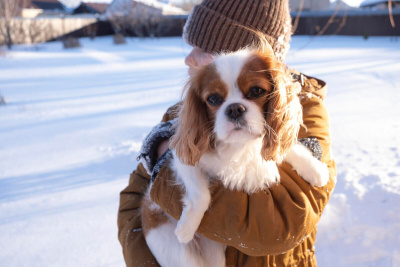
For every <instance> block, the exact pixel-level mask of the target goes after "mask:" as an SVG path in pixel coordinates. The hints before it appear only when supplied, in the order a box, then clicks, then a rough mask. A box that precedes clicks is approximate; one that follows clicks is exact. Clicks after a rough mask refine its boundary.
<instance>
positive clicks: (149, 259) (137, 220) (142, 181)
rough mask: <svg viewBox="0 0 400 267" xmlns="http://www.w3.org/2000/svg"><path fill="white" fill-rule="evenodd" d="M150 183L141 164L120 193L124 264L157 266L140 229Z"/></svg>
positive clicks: (167, 115)
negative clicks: (142, 202) (141, 209)
mask: <svg viewBox="0 0 400 267" xmlns="http://www.w3.org/2000/svg"><path fill="white" fill-rule="evenodd" d="M177 108H178V105H176V106H173V107H172V108H170V109H169V110H168V111H167V112H166V113H165V114H164V117H163V119H162V121H163V122H165V121H169V120H171V119H172V116H175V112H176V110H177ZM149 184H150V176H149V175H148V174H147V172H146V170H145V168H144V167H143V165H142V164H139V165H138V167H137V169H136V170H135V171H134V172H133V173H132V174H131V175H130V179H129V184H128V186H127V187H126V188H125V189H124V190H123V191H122V192H121V194H120V204H119V209H118V239H119V242H120V243H121V246H122V251H123V254H124V259H125V263H126V266H128V267H136V266H152V267H154V266H159V264H158V263H157V261H156V259H155V258H154V256H153V255H152V253H151V251H150V249H149V248H148V246H147V243H146V240H145V238H144V234H143V231H142V218H141V211H140V206H141V201H142V198H143V196H144V194H145V192H146V190H147V188H148V186H149Z"/></svg>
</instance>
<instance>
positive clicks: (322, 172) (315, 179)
mask: <svg viewBox="0 0 400 267" xmlns="http://www.w3.org/2000/svg"><path fill="white" fill-rule="evenodd" d="M312 169H313V174H312V175H310V177H309V179H306V180H307V182H309V183H310V184H311V185H312V186H317V187H323V186H325V185H326V184H327V183H328V181H329V170H328V166H326V164H325V163H322V162H320V161H318V163H317V164H314V166H313V168H312Z"/></svg>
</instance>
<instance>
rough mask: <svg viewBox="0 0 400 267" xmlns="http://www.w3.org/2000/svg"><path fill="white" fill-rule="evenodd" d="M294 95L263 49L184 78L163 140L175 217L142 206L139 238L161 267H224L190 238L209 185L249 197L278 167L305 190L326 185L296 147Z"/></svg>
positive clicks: (295, 89)
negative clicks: (288, 168) (177, 200)
mask: <svg viewBox="0 0 400 267" xmlns="http://www.w3.org/2000/svg"><path fill="white" fill-rule="evenodd" d="M300 89H301V87H300V85H299V84H298V83H295V82H292V78H291V75H290V73H288V71H287V70H286V68H285V66H284V65H283V64H282V63H279V62H278V61H276V60H275V57H274V55H273V52H272V50H271V49H270V48H268V47H267V48H266V49H263V51H260V50H252V49H244V50H241V51H238V52H235V53H230V54H221V55H218V56H216V57H215V58H214V60H213V62H212V63H210V64H208V65H206V66H203V67H199V69H198V70H197V71H196V73H195V74H194V75H193V76H192V77H191V79H190V81H189V83H188V87H187V91H186V96H185V98H184V100H183V104H182V107H181V110H180V114H179V119H178V124H177V126H176V132H175V134H174V135H173V137H172V139H171V149H172V153H173V161H172V162H173V163H172V168H173V169H174V170H175V173H176V183H178V184H181V185H182V186H183V188H184V190H185V193H184V196H183V199H182V202H183V212H182V215H181V217H180V219H179V221H176V220H175V219H173V218H171V217H170V216H168V215H167V214H166V213H164V212H163V211H162V210H161V209H160V207H159V206H158V205H157V204H155V203H154V202H152V201H151V199H150V193H149V192H150V189H149V191H148V193H147V194H146V196H145V200H144V202H143V205H142V222H143V230H144V234H145V238H146V241H147V244H148V246H149V248H150V249H151V251H152V253H153V255H154V256H155V257H156V259H157V261H158V262H159V263H160V264H161V266H171V267H177V266H224V265H225V254H224V251H225V247H226V246H225V245H223V244H219V243H217V242H214V241H212V240H209V239H206V238H204V237H202V236H200V235H197V234H196V236H195V233H196V230H197V229H198V227H199V225H200V222H201V220H202V218H203V215H204V212H205V211H206V210H207V209H208V207H209V205H210V199H211V196H210V191H209V181H210V178H209V177H215V178H214V179H219V180H220V181H221V182H222V183H223V185H224V186H225V187H226V188H229V189H231V190H245V191H246V192H247V193H249V194H251V193H254V192H256V191H258V190H262V189H265V188H268V187H269V186H271V185H273V184H274V183H277V182H279V180H280V177H279V171H278V168H277V165H279V164H280V163H281V162H282V161H283V160H284V161H286V162H288V163H290V164H291V165H292V166H293V168H294V169H295V170H296V171H297V172H298V173H299V174H300V175H301V176H302V177H303V178H304V179H305V180H306V181H308V182H309V183H310V184H311V185H313V186H323V185H325V184H326V183H327V181H328V179H329V175H328V169H327V167H326V165H325V164H323V163H321V162H320V161H319V160H318V159H316V158H314V157H313V156H312V154H311V152H310V151H309V150H308V149H307V148H306V147H305V146H303V145H301V144H298V143H297V135H298V132H299V128H300V125H301V124H302V107H301V104H300V101H299V97H298V94H299V93H300ZM194 237H196V238H194Z"/></svg>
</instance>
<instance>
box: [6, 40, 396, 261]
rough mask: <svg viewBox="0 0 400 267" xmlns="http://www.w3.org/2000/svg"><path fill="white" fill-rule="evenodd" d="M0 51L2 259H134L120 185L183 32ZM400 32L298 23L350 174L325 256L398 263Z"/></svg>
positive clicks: (175, 63) (297, 50) (326, 235)
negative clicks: (371, 33)
mask: <svg viewBox="0 0 400 267" xmlns="http://www.w3.org/2000/svg"><path fill="white" fill-rule="evenodd" d="M81 44H82V48H79V49H72V50H63V49H62V44H61V43H59V42H55V43H49V44H43V45H40V46H39V49H33V48H32V47H30V46H23V45H21V46H16V47H15V49H14V50H13V51H10V52H8V53H7V56H6V57H5V58H0V95H2V96H4V98H5V100H6V102H7V104H6V105H2V106H0V203H1V204H0V233H1V237H2V238H1V239H0V261H1V265H2V266H9V267H12V266H18V267H19V266H30V267H31V266H33V267H34V266H40V267H42V266H123V264H124V262H123V257H122V252H121V248H120V245H119V243H118V240H117V226H116V216H117V209H118V201H119V192H120V191H121V190H122V189H123V188H124V187H125V186H126V185H127V183H128V178H129V173H130V172H132V170H134V169H135V167H136V165H137V164H138V162H137V161H136V157H137V156H138V154H139V151H140V147H141V142H142V140H143V138H144V137H145V136H146V134H147V133H148V132H149V130H150V129H151V128H152V126H154V125H155V124H156V123H157V122H159V120H160V119H161V117H162V114H163V113H164V112H165V110H166V109H167V108H168V107H169V106H171V105H172V104H174V103H175V102H176V101H178V100H179V98H180V93H181V88H182V87H183V84H184V83H185V80H186V68H185V66H184V63H183V60H184V57H185V55H186V54H187V53H188V52H189V50H190V48H189V46H188V45H186V44H185V43H184V42H183V41H182V39H181V38H164V39H144V40H143V39H134V38H133V39H128V43H127V44H126V45H120V46H115V45H113V44H112V39H111V38H110V37H104V38H97V39H96V40H95V41H90V40H88V39H81ZM399 44H400V40H399V39H395V38H393V37H392V38H389V37H380V38H369V39H368V40H364V39H363V38H362V37H334V36H330V37H318V38H315V39H312V38H310V37H301V36H296V37H294V38H293V41H292V48H291V52H290V53H289V55H288V63H289V64H290V65H291V66H293V67H296V68H297V69H298V70H300V71H303V72H304V73H306V74H309V75H312V76H316V77H319V78H321V79H323V80H325V81H326V82H327V83H328V85H329V93H328V96H327V98H326V100H325V103H326V105H327V106H328V109H329V112H330V118H331V131H332V139H333V151H334V155H335V158H336V160H337V166H338V183H337V186H336V189H335V192H334V194H333V195H332V198H331V200H330V203H329V205H328V206H327V208H326V210H325V212H324V214H323V216H322V219H321V222H320V224H319V233H318V235H317V242H316V245H315V246H316V250H317V259H318V263H319V266H328V267H334V266H335V267H336V266H344V267H347V266H352V267H353V266H356V267H358V266H360V267H361V266H378V267H386V266H400V205H399V203H400V135H399V133H400V120H399V114H400V105H399V104H398V102H399V100H400V91H399V90H398V88H400V78H399V76H398V73H399V71H400V45H399Z"/></svg>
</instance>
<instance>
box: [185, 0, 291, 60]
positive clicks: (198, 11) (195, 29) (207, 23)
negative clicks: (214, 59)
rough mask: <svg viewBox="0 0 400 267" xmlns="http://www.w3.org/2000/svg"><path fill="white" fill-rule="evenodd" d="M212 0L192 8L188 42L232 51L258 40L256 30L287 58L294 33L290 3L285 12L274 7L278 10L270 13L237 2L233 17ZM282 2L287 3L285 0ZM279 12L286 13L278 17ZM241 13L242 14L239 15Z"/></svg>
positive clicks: (281, 57)
mask: <svg viewBox="0 0 400 267" xmlns="http://www.w3.org/2000/svg"><path fill="white" fill-rule="evenodd" d="M211 2H212V1H207V0H206V1H204V2H203V3H202V4H200V5H196V6H195V7H194V9H193V10H192V13H191V14H190V16H189V18H188V20H187V22H186V24H185V28H184V34H183V37H184V39H185V40H186V42H187V43H189V44H190V45H192V46H197V47H200V48H202V49H203V50H204V51H205V52H208V53H220V52H233V51H237V50H239V49H241V48H243V47H246V46H249V45H252V44H257V42H258V40H259V38H258V37H257V34H256V33H255V32H260V33H262V34H263V35H264V36H265V38H266V39H267V41H268V43H269V44H270V45H271V47H272V49H273V50H274V52H275V56H276V57H277V58H278V59H279V60H281V61H283V60H284V58H285V57H286V54H287V50H288V49H289V41H290V35H291V33H290V31H291V20H290V15H289V9H288V7H286V10H285V9H284V11H285V12H282V11H281V10H273V11H274V12H275V14H270V15H268V14H262V12H263V11H261V10H256V6H255V5H256V4H247V5H243V4H236V5H237V7H236V15H235V16H236V17H235V20H234V19H232V18H230V17H229V16H228V15H227V14H221V12H219V11H220V10H216V9H212V8H210V6H212V3H211ZM214 2H216V1H214ZM217 2H218V1H217ZM221 2H227V1H221ZM232 2H236V3H238V2H240V1H232ZM232 2H231V3H232ZM243 2H247V1H243ZM256 2H260V1H256ZM261 2H262V1H261ZM272 2H273V1H272ZM283 2H284V3H286V5H288V4H287V2H286V1H283ZM278 8H280V6H278ZM281 9H282V8H281ZM278 11H279V12H278ZM238 12H239V13H238ZM228 13H229V12H228ZM279 13H283V14H282V15H281V17H279V15H280V14H279ZM238 15H239V17H237V16H238ZM267 16H270V17H271V18H268V17H267ZM245 22H246V23H245Z"/></svg>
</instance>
